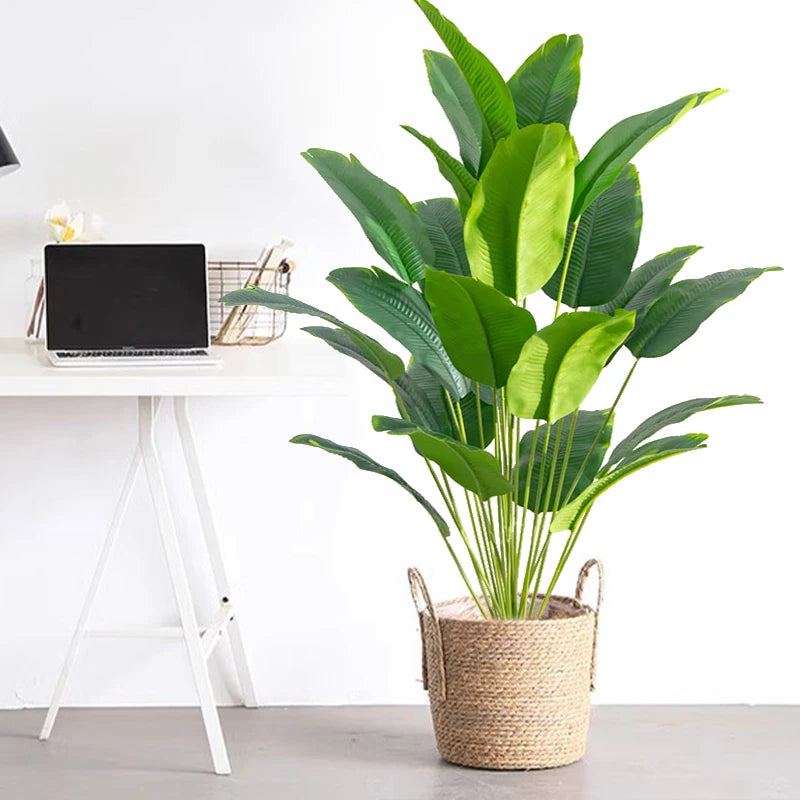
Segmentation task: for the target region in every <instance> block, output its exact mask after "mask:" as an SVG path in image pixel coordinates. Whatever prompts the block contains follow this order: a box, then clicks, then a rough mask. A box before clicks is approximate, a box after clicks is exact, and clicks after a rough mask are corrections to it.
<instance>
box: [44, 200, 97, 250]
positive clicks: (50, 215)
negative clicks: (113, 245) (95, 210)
mask: <svg viewBox="0 0 800 800" xmlns="http://www.w3.org/2000/svg"><path fill="white" fill-rule="evenodd" d="M44 221H45V224H46V225H47V227H48V229H49V231H50V238H51V239H52V240H53V241H54V242H61V243H67V242H92V241H95V240H97V239H100V238H101V233H102V229H103V220H102V217H100V216H98V215H97V214H86V213H84V212H83V211H79V212H78V213H77V214H73V213H72V211H71V210H70V207H69V206H68V205H67V204H66V203H58V204H57V205H54V206H53V207H52V208H51V209H50V210H49V211H48V212H47V213H46V214H45V216H44Z"/></svg>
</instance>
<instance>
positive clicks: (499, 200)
mask: <svg viewBox="0 0 800 800" xmlns="http://www.w3.org/2000/svg"><path fill="white" fill-rule="evenodd" d="M575 158H576V155H575V143H574V142H573V140H572V137H571V136H570V135H569V133H567V130H566V128H564V126H563V125H559V124H557V123H553V124H551V125H529V126H528V127H527V128H523V129H522V130H520V131H517V132H516V133H513V134H511V135H510V136H509V137H507V138H506V139H504V140H503V141H502V142H500V143H499V144H498V145H497V147H496V149H495V151H494V153H493V154H492V157H491V158H490V159H489V163H488V164H487V165H486V169H485V170H484V171H483V174H482V175H481V178H480V180H479V181H478V185H477V187H476V188H475V193H474V195H473V198H472V205H471V206H470V209H469V211H468V212H467V217H466V221H465V223H464V238H465V242H466V247H467V256H468V258H469V263H470V267H471V270H472V275H473V276H474V277H476V278H478V280H481V281H483V282H484V283H488V284H489V285H490V286H494V287H495V288H496V289H499V290H500V291H501V292H503V294H506V295H508V296H509V297H513V298H515V299H516V300H522V299H523V298H525V297H527V296H528V295H529V294H531V293H532V292H535V291H537V290H538V289H541V288H542V286H544V285H545V283H547V281H548V279H549V278H550V276H551V275H552V274H553V272H555V270H556V267H558V264H559V262H560V261H561V256H562V255H563V252H564V239H565V235H566V230H567V224H568V221H569V207H570V203H571V202H572V186H573V167H574V164H575Z"/></svg>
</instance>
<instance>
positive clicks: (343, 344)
mask: <svg viewBox="0 0 800 800" xmlns="http://www.w3.org/2000/svg"><path fill="white" fill-rule="evenodd" d="M302 330H304V331H305V332H306V333H310V334H311V335H312V336H314V337H316V338H317V339H321V340H322V341H323V342H325V343H326V344H328V345H330V346H331V347H332V348H333V349H334V350H336V351H337V352H339V353H342V354H343V355H346V356H349V357H350V358H353V359H355V360H356V361H358V362H359V363H360V364H363V365H364V366H365V367H366V368H367V369H368V370H369V371H370V372H372V373H374V374H375V375H377V376H378V377H379V378H382V379H383V380H386V381H391V380H396V379H397V378H398V377H402V375H403V373H404V372H405V367H404V365H403V362H402V360H401V359H400V357H399V356H396V355H395V354H394V353H390V352H389V351H388V350H387V349H386V348H385V347H383V345H381V344H380V343H379V342H376V341H375V340H374V339H373V340H372V343H371V346H370V347H369V349H368V348H366V347H364V342H363V334H362V335H361V336H355V335H354V334H353V332H352V331H349V330H347V329H346V328H326V327H325V326H324V325H309V326H308V327H305V328H302Z"/></svg>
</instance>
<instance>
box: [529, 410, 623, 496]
mask: <svg viewBox="0 0 800 800" xmlns="http://www.w3.org/2000/svg"><path fill="white" fill-rule="evenodd" d="M571 423H572V418H571V417H570V418H569V419H565V420H564V427H563V430H562V434H561V437H560V438H559V443H558V455H557V456H556V438H557V437H555V436H553V435H551V436H550V437H549V441H548V444H547V455H546V457H545V458H544V476H543V478H542V481H543V483H544V481H545V480H547V479H548V478H549V476H550V470H551V469H555V473H554V474H555V477H556V480H559V479H560V475H561V472H562V470H564V469H565V466H564V456H565V455H566V451H567V441H568V438H569V437H568V431H569V425H571ZM612 427H613V419H612V418H610V417H609V415H608V411H578V417H577V420H576V422H575V430H574V432H573V434H572V445H571V447H570V451H569V458H568V459H567V462H566V471H565V473H564V481H563V484H562V487H563V494H562V496H561V497H560V498H559V500H560V503H559V504H561V503H563V502H564V500H566V497H565V496H564V495H566V493H567V491H568V490H569V489H570V487H571V486H572V484H573V483H574V481H575V479H576V478H578V475H579V474H580V478H578V483H577V484H576V486H575V490H574V491H575V492H576V493H578V494H580V493H581V492H582V491H583V490H584V489H585V488H586V487H587V486H588V485H589V484H590V483H591V482H592V480H593V479H594V477H595V475H597V471H598V470H599V469H600V465H601V464H602V463H603V457H604V456H605V453H606V451H607V450H608V445H609V443H610V441H611V430H612ZM544 439H545V436H544V428H543V427H542V428H540V430H539V433H538V434H535V433H534V431H528V432H527V433H526V434H525V435H524V436H523V437H522V439H521V441H520V452H519V489H518V493H517V502H518V503H519V504H520V505H522V504H523V503H524V501H525V483H526V480H527V477H528V468H529V466H530V471H531V480H530V489H529V492H528V508H529V509H530V510H531V511H534V512H535V511H537V510H540V509H538V508H537V497H536V494H537V492H536V487H537V486H539V476H540V471H541V470H542V462H543V458H542V456H543V455H544ZM534 440H535V442H536V450H535V453H534V456H533V465H532V466H531V465H530V460H531V450H532V448H533V444H534ZM592 445H594V447H592ZM590 452H591V455H589V454H590ZM587 457H588V459H589V460H588V461H586V458H587ZM584 462H585V466H584ZM582 467H583V469H581V468H582ZM542 494H544V493H542ZM538 500H539V503H538V505H540V506H542V510H546V511H552V510H553V506H554V505H555V501H556V496H555V492H553V493H552V494H551V496H550V502H549V503H548V504H547V508H546V509H545V508H544V505H545V503H544V497H543V496H542V497H539V498H538Z"/></svg>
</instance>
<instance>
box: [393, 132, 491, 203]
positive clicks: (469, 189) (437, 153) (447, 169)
mask: <svg viewBox="0 0 800 800" xmlns="http://www.w3.org/2000/svg"><path fill="white" fill-rule="evenodd" d="M400 127H401V128H402V129H403V130H404V131H408V132H409V133H410V134H411V135H412V136H413V137H414V138H415V139H418V140H419V141H420V142H422V144H424V145H425V147H427V148H428V150H430V151H431V153H433V155H434V157H435V158H436V163H437V164H438V165H439V172H440V173H441V174H442V177H443V178H444V179H445V180H446V181H447V182H448V183H449V184H450V185H451V186H452V187H453V191H454V192H455V193H456V197H457V198H458V203H459V206H460V208H461V212H462V215H463V214H466V213H467V209H468V208H469V207H470V204H471V203H472V193H473V192H474V191H475V185H476V183H477V181H476V180H475V178H474V177H473V176H472V175H471V174H470V173H469V170H467V168H466V167H465V166H464V165H463V164H462V163H461V162H460V161H459V160H458V159H457V158H454V157H453V156H451V155H450V153H448V152H447V151H446V150H445V149H444V148H442V147H440V146H439V145H438V144H436V142H435V141H434V140H433V139H431V138H430V136H424V135H423V134H421V133H420V132H419V131H418V130H416V128H412V127H411V126H410V125H401V126H400Z"/></svg>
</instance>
